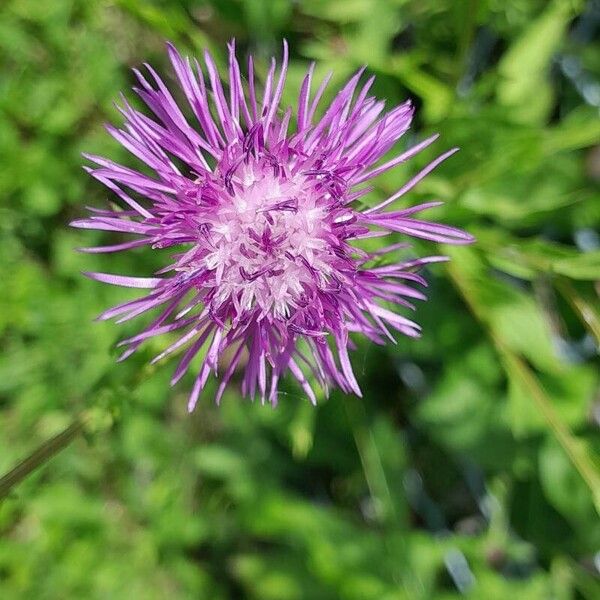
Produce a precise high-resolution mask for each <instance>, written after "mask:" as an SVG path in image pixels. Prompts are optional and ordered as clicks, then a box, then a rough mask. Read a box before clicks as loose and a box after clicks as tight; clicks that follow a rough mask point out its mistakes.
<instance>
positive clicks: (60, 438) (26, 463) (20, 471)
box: [0, 417, 87, 501]
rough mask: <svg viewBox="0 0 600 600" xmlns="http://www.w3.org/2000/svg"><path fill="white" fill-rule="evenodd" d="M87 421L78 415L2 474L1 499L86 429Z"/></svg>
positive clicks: (0, 480)
mask: <svg viewBox="0 0 600 600" xmlns="http://www.w3.org/2000/svg"><path fill="white" fill-rule="evenodd" d="M86 423H87V418H85V417H77V418H76V419H75V420H74V421H73V422H72V423H71V424H70V425H69V426H68V427H67V428H66V429H65V430H64V431H61V432H60V433H59V434H58V435H55V436H54V437H53V438H51V439H49V440H47V441H46V442H44V443H43V444H42V445H41V446H39V447H38V448H36V449H35V450H34V451H33V452H32V453H31V454H30V455H29V456H28V457H27V458H25V459H24V460H22V461H21V462H20V463H19V464H18V465H17V466H16V467H14V468H13V469H12V470H10V471H9V472H8V473H6V475H4V476H2V478H0V501H2V500H3V499H4V498H6V496H8V494H9V493H10V491H11V490H12V488H13V487H14V486H15V485H17V484H19V483H21V481H23V480H24V479H25V478H27V477H28V476H29V475H31V474H32V473H33V472H34V471H35V470H36V469H38V468H39V467H41V466H42V465H43V464H45V463H46V462H48V461H49V460H50V459H52V458H53V457H54V456H55V455H56V454H58V453H59V452H60V451H61V450H63V449H64V448H66V447H67V446H68V445H69V444H70V443H71V442H72V441H73V440H74V439H75V438H76V437H77V436H78V435H79V434H80V433H81V432H82V431H83V430H84V428H85V425H86Z"/></svg>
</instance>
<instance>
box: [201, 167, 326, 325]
mask: <svg viewBox="0 0 600 600" xmlns="http://www.w3.org/2000/svg"><path fill="white" fill-rule="evenodd" d="M236 183H237V185H236V186H235V189H234V194H233V197H232V198H231V201H230V202H226V203H222V204H220V205H219V206H217V207H215V209H214V212H212V213H209V214H208V216H207V217H206V222H207V224H208V225H209V227H205V228H204V232H202V233H201V234H200V239H199V245H201V246H204V247H205V248H206V250H207V254H206V255H205V256H204V259H203V261H204V266H205V267H206V268H207V269H209V270H210V271H213V272H214V273H215V284H216V286H218V292H217V294H216V296H215V298H214V304H215V305H216V306H217V307H218V306H221V305H222V304H223V303H224V302H226V301H228V300H231V301H232V302H233V304H234V306H235V308H236V311H237V313H238V315H241V314H242V313H243V312H245V311H248V310H252V309H254V308H255V307H259V308H260V310H261V314H262V315H265V316H266V315H268V314H271V315H273V316H284V317H285V316H289V314H290V308H291V307H294V306H297V305H298V302H301V299H302V296H303V294H304V292H305V290H306V289H310V288H314V286H315V283H324V282H326V281H327V280H328V275H329V274H330V273H331V270H332V269H331V266H330V264H329V262H330V261H331V253H330V251H329V245H328V243H327V241H326V235H327V234H328V232H329V228H328V226H327V223H326V219H325V218H324V217H325V208H324V207H323V205H322V203H321V204H320V203H319V197H318V195H317V194H315V193H314V191H312V190H311V188H310V187H309V186H307V185H306V184H305V178H304V176H302V175H298V176H296V177H294V178H285V177H283V176H281V177H280V176H277V175H274V174H273V172H272V171H271V170H266V171H265V170H261V171H260V172H255V171H254V170H253V169H252V166H249V165H242V166H240V167H239V168H238V170H237V172H236Z"/></svg>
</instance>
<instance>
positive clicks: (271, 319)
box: [73, 42, 472, 411]
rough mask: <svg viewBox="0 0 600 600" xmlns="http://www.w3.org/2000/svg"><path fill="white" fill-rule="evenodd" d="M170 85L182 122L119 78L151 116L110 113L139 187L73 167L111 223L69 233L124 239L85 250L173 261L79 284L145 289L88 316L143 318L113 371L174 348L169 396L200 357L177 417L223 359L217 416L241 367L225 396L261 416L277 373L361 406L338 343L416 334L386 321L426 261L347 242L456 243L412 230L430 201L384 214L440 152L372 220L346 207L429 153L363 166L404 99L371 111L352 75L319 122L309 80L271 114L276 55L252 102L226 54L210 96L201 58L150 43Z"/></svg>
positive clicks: (420, 227)
mask: <svg viewBox="0 0 600 600" xmlns="http://www.w3.org/2000/svg"><path fill="white" fill-rule="evenodd" d="M168 53H169V57H170V59H171V63H172V65H173V69H174V71H175V74H176V77H177V80H178V83H179V86H180V88H181V90H182V92H183V94H184V95H185V97H186V99H187V102H188V104H189V109H190V111H188V112H191V114H193V123H191V121H190V120H188V118H186V116H185V115H184V112H183V111H182V110H181V109H180V108H179V106H178V105H177V103H176V102H175V100H174V98H173V96H172V95H171V93H170V91H169V90H168V89H167V86H166V85H165V84H164V83H163V81H162V80H161V79H160V77H159V76H158V75H157V74H156V72H155V71H154V70H153V69H152V67H150V66H149V65H146V68H147V71H148V75H146V76H145V75H143V74H142V73H141V72H139V71H137V70H136V71H135V73H136V76H137V79H138V81H139V87H137V88H135V91H136V92H137V94H138V95H139V96H140V97H141V99H142V100H143V101H144V102H145V104H146V105H147V106H148V108H149V109H150V110H151V111H152V113H153V117H152V118H150V117H148V116H146V115H145V114H143V113H141V112H139V111H137V110H135V109H134V108H132V107H131V105H130V104H129V103H128V102H127V100H126V99H125V98H123V106H122V107H121V108H120V111H121V113H122V115H123V117H124V119H125V125H124V127H123V128H121V129H117V128H114V127H112V126H109V127H108V131H109V133H110V134H111V135H112V136H113V137H114V138H115V139H116V140H117V141H118V142H120V143H121V144H122V145H123V146H125V147H126V148H127V149H128V150H129V151H130V152H131V153H132V154H133V155H134V156H135V157H137V158H138V159H139V160H140V161H141V162H143V163H144V164H145V165H146V166H147V167H148V168H149V169H150V170H151V171H152V172H153V173H154V175H153V176H150V175H147V174H144V173H142V172H139V171H136V170H132V169H130V168H127V167H125V166H123V165H120V164H117V163H115V162H113V161H111V160H109V159H107V158H102V157H98V156H92V155H87V158H88V159H89V160H90V161H91V162H92V163H93V164H94V166H93V167H91V168H88V171H89V172H90V174H91V175H92V176H93V177H95V178H96V179H97V180H99V181H100V182H102V183H103V184H104V185H106V186H107V187H108V188H109V189H110V190H111V191H112V192H113V193H114V194H116V195H117V196H118V197H119V198H120V199H121V200H122V202H123V203H124V210H96V209H94V210H92V215H91V216H90V217H89V218H87V219H81V220H77V221H75V222H73V225H74V226H75V227H81V228H87V229H99V230H104V231H116V232H120V233H124V234H130V235H132V236H133V239H132V240H131V241H126V242H122V243H119V244H116V245H111V246H103V247H97V248H88V249H86V251H88V252H119V251H122V250H128V249H131V248H136V247H139V246H142V245H149V246H151V248H170V247H172V248H173V249H174V250H176V252H177V253H176V254H174V255H173V262H172V263H171V264H169V265H168V266H166V267H165V268H164V269H162V270H161V271H160V272H159V273H157V274H155V276H154V277H125V276H121V275H112V274H105V273H89V274H88V276H89V277H91V278H92V279H95V280H97V281H101V282H104V283H109V284H113V285H119V286H125V287H135V288H141V289H147V290H149V291H148V293H147V294H146V295H144V296H142V297H140V298H139V299H137V300H133V301H130V302H126V303H124V304H121V305H119V306H117V307H114V308H111V309H110V310H108V311H106V312H105V313H104V314H103V315H101V318H104V319H109V318H115V317H116V318H118V322H123V321H126V320H129V319H132V318H134V317H137V316H140V315H143V314H145V313H147V312H149V311H155V312H157V313H158V316H156V317H155V319H154V320H153V321H152V322H151V323H150V324H149V325H148V326H146V327H145V329H143V331H142V332H141V333H139V334H137V335H135V336H133V337H131V338H129V339H126V340H123V341H122V342H121V345H122V346H124V347H125V348H126V350H125V352H124V354H123V356H122V358H127V357H128V356H130V355H131V354H132V353H133V352H135V351H136V350H137V349H138V348H139V347H140V345H141V344H142V343H143V342H144V341H145V340H147V339H149V338H152V337H154V336H157V335H162V334H165V333H173V332H176V333H177V336H178V337H177V339H176V340H175V341H174V342H173V343H172V344H171V345H170V346H168V347H167V348H166V349H165V350H164V351H163V352H161V353H160V355H159V356H158V357H156V359H155V360H159V359H161V358H163V357H165V356H167V355H169V354H171V353H173V352H177V351H180V350H181V349H183V348H186V349H185V351H184V352H183V356H182V358H181V359H180V362H179V365H178V367H177V368H176V371H175V374H174V376H173V380H172V382H173V383H175V382H177V381H178V380H179V379H181V377H182V376H183V375H184V374H185V373H186V371H187V370H188V368H189V366H190V363H191V361H192V360H193V358H194V357H195V356H196V355H197V354H198V353H199V352H200V351H201V349H204V358H203V362H202V364H201V366H200V367H199V371H198V373H197V375H196V379H195V382H194V385H193V389H192V393H191V395H190V399H189V409H190V411H191V410H193V408H194V406H195V405H196V402H197V399H198V397H199V395H200V392H201V391H202V389H203V387H204V386H205V384H206V381H207V379H208V377H209V375H210V373H211V371H214V372H215V373H216V372H217V368H218V365H219V359H220V358H221V357H222V356H223V354H224V353H225V352H226V351H227V357H228V361H229V362H228V364H227V366H226V369H225V372H224V373H223V374H222V376H221V381H220V386H219V388H218V391H217V402H218V401H219V400H220V398H221V396H222V394H223V392H224V390H225V387H226V385H227V383H228V381H229V380H230V378H231V377H232V376H233V374H234V372H235V371H236V369H237V368H238V367H239V366H241V364H242V361H244V362H245V373H244V376H243V381H242V392H243V393H244V395H250V396H251V397H252V398H254V396H255V395H256V393H257V392H258V394H259V395H260V397H261V399H262V401H263V402H264V401H265V400H266V399H268V400H269V401H270V402H271V403H273V404H275V403H276V402H277V390H278V383H279V381H280V379H281V377H282V375H283V374H284V373H286V372H290V373H291V374H292V375H293V376H294V377H295V378H296V379H297V380H298V382H299V383H300V385H301V387H302V388H303V390H304V392H305V393H306V395H307V396H308V397H309V398H310V400H311V401H312V402H316V395H315V393H314V391H313V388H312V385H311V381H315V382H317V383H318V384H319V385H320V386H321V387H322V388H323V389H324V390H325V392H326V393H327V391H328V389H329V386H330V385H332V384H333V385H336V386H338V387H340V388H341V389H342V390H344V391H345V392H353V393H355V394H357V395H360V394H361V391H360V388H359V385H358V382H357V380H356V377H355V375H354V372H353V370H352V366H351V364H350V359H349V356H348V348H349V346H351V342H350V340H349V334H350V333H357V334H362V335H364V336H366V337H367V338H368V339H369V340H371V341H372V342H374V343H376V344H382V343H384V341H385V339H386V338H389V339H391V340H392V341H393V340H394V337H393V333H392V332H393V330H396V331H398V332H400V333H401V334H403V335H407V336H412V337H415V336H418V335H419V332H420V328H419V326H418V325H417V324H416V323H414V322H413V321H411V320H410V319H408V318H406V317H405V316H402V315H401V314H399V313H398V312H396V311H395V310H392V309H391V308H386V307H385V306H384V305H383V303H384V302H385V303H387V304H388V306H389V305H392V307H394V306H395V307H398V306H400V307H409V308H412V305H411V302H410V300H411V299H424V296H423V294H422V293H421V292H420V291H418V290H416V289H414V287H412V286H413V285H414V284H417V285H425V281H424V280H423V278H422V277H421V276H420V275H418V274H417V273H415V268H416V267H419V266H422V265H424V264H426V263H431V262H436V261H440V260H444V257H440V256H431V257H426V258H420V259H417V260H411V261H404V262H399V263H391V264H386V265H385V266H381V262H382V261H381V258H382V257H385V256H386V255H388V254H389V255H391V253H393V252H395V251H397V250H398V248H399V247H403V246H406V245H407V244H405V243H390V244H389V245H387V246H386V247H384V248H383V249H381V250H379V251H377V252H371V253H369V252H365V251H364V250H361V249H360V248H359V244H358V242H359V240H361V239H364V238H368V237H383V236H387V235H390V234H391V233H392V232H398V233H401V234H403V235H404V236H406V237H416V238H422V239H426V240H431V241H434V242H443V243H454V244H466V243H470V242H471V241H472V237H471V236H470V235H468V234H467V233H465V232H463V231H461V230H458V229H454V228H452V227H448V226H446V225H440V224H436V223H432V222H429V221H423V220H419V219H416V218H415V217H414V215H415V214H416V213H418V212H421V211H422V210H425V209H427V208H431V207H432V206H435V205H437V203H434V202H430V203H427V204H421V205H419V206H413V207H411V208H408V209H404V210H391V211H389V210H384V209H387V208H388V207H389V206H393V205H394V203H396V202H397V200H398V199H399V198H400V197H402V196H403V195H404V194H406V193H407V192H408V191H410V190H411V189H412V188H413V187H414V186H415V185H416V184H417V183H418V182H419V181H420V180H421V179H422V178H423V177H425V176H426V175H427V174H428V173H429V172H430V171H431V170H433V169H434V168H435V167H436V166H437V165H438V164H439V163H441V162H442V161H443V160H445V159H446V158H448V157H449V156H451V155H452V154H453V153H454V152H455V151H456V149H452V150H450V151H448V152H446V153H445V154H442V155H441V156H440V157H439V158H437V159H436V160H434V161H433V162H432V163H431V164H429V165H428V166H426V167H425V168H424V169H423V170H422V171H421V172H419V173H418V174H417V175H415V176H414V177H413V178H412V179H411V180H410V181H408V182H407V183H405V184H404V185H403V186H402V187H401V188H400V189H399V190H398V191H397V192H395V193H394V194H392V195H391V196H390V197H389V198H387V199H386V200H384V201H382V202H381V203H380V204H378V205H377V206H374V207H372V208H369V209H366V210H364V211H361V210H360V208H359V207H358V205H357V204H358V203H357V200H359V199H360V198H361V197H363V196H364V195H365V194H366V193H367V192H368V191H369V190H370V188H369V187H368V185H365V184H368V183H369V181H370V180H372V179H374V178H375V177H377V176H379V175H381V174H382V173H384V172H386V171H388V170H389V169H392V168H393V167H395V166H397V165H398V164H400V163H403V162H405V161H407V160H409V159H410V158H411V157H412V156H414V155H415V154H417V153H418V152H420V151H421V150H423V149H424V148H426V147H427V146H429V145H430V144H431V143H432V142H433V141H434V140H435V139H436V137H437V136H432V137H430V138H428V139H426V140H424V141H423V142H421V143H420V144H417V145H416V146H414V147H412V148H410V149H409V150H406V151H405V152H403V153H401V154H399V155H397V156H396V157H395V158H392V159H391V160H388V161H387V162H384V163H381V164H380V161H381V159H382V157H383V156H384V155H385V154H386V153H387V152H388V151H389V150H390V149H391V148H392V147H393V146H394V144H395V143H396V142H397V141H398V140H399V138H400V137H401V136H402V135H403V134H404V133H405V132H406V131H407V129H408V128H409V126H410V123H411V118H412V115H413V108H412V105H411V103H410V102H405V103H404V104H401V105H400V106H398V107H396V108H393V109H392V110H389V111H387V112H386V111H384V104H383V102H381V101H377V100H376V99H375V98H374V97H372V96H369V88H370V87H371V85H372V83H373V78H370V79H368V80H367V81H366V83H364V84H362V85H360V79H361V75H362V72H363V70H362V69H361V70H360V71H359V72H357V73H356V74H355V75H354V76H353V77H352V78H351V79H350V80H349V81H348V82H347V83H346V85H345V86H344V87H343V88H342V89H341V90H340V91H339V92H338V93H337V95H336V96H335V98H334V99H333V101H332V103H331V104H330V105H329V107H328V108H327V109H326V110H325V111H324V113H323V116H322V117H321V118H316V114H317V106H318V104H319V100H320V98H321V96H322V94H323V92H324V89H325V86H326V85H327V80H325V81H324V82H323V83H322V84H321V85H320V86H319V88H318V89H317V91H316V93H314V94H312V91H311V88H312V79H313V72H314V65H311V67H310V68H309V70H308V72H307V74H306V76H305V78H304V81H303V83H302V85H301V88H300V92H299V97H298V106H297V110H296V111H295V114H294V113H293V112H292V111H291V109H288V110H286V111H283V112H282V111H281V109H280V101H281V97H282V94H283V89H284V84H285V78H286V72H287V64H288V47H287V44H286V43H285V42H284V46H283V60H282V65H281V67H280V69H279V70H278V71H277V68H276V63H275V60H273V61H272V63H271V68H270V70H269V71H268V75H267V79H266V81H265V84H264V86H263V88H262V93H261V92H260V91H259V89H258V86H257V85H256V82H255V79H254V68H253V63H252V59H250V60H249V64H248V83H247V89H244V86H243V84H242V75H241V69H240V67H239V64H238V61H237V58H236V53H235V45H234V43H233V42H232V43H231V44H230V45H229V63H228V64H229V85H228V92H226V91H225V89H224V88H223V86H222V84H221V80H220V78H219V75H218V72H217V68H216V66H215V63H214V61H213V59H212V57H211V56H210V54H209V53H208V52H206V53H205V55H204V69H203V68H202V67H201V66H200V64H199V63H198V61H196V60H190V59H189V58H183V57H182V56H181V55H180V54H179V53H178V52H177V50H176V49H175V48H174V47H173V46H172V45H168Z"/></svg>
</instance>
